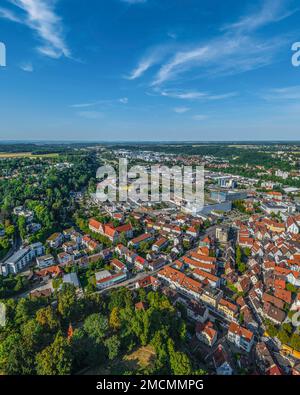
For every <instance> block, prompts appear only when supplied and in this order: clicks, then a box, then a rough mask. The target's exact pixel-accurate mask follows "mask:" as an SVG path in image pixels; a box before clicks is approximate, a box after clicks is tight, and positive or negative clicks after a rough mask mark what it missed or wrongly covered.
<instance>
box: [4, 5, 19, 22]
mask: <svg viewBox="0 0 300 395" xmlns="http://www.w3.org/2000/svg"><path fill="white" fill-rule="evenodd" d="M0 18H4V19H8V20H9V21H11V22H17V23H22V19H20V18H18V16H17V15H16V14H15V13H14V12H13V11H11V10H8V9H6V8H3V7H0Z"/></svg>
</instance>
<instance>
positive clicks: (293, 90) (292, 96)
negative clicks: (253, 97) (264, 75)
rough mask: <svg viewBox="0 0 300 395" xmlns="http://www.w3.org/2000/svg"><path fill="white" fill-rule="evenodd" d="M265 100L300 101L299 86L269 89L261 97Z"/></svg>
mask: <svg viewBox="0 0 300 395" xmlns="http://www.w3.org/2000/svg"><path fill="white" fill-rule="evenodd" d="M263 98H264V99H266V100H300V85H295V86H288V87H284V88H275V89H270V90H269V91H268V92H267V93H266V94H264V95H263Z"/></svg>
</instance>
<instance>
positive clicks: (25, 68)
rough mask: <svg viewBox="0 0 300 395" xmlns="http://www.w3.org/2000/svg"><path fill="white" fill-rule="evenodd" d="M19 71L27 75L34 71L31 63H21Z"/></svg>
mask: <svg viewBox="0 0 300 395" xmlns="http://www.w3.org/2000/svg"><path fill="white" fill-rule="evenodd" d="M20 69H21V70H23V71H26V72H27V73H32V72H33V71H34V69H33V65H32V63H22V64H21V65H20Z"/></svg>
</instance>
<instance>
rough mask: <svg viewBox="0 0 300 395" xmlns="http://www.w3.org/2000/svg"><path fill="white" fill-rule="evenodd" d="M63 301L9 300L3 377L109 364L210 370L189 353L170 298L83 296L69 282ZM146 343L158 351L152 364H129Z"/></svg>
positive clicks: (2, 334)
mask: <svg viewBox="0 0 300 395" xmlns="http://www.w3.org/2000/svg"><path fill="white" fill-rule="evenodd" d="M55 297H57V301H56V300H55ZM55 297H54V298H53V299H47V298H39V299H29V298H26V299H20V300H19V301H16V300H13V299H8V300H5V301H4V303H5V305H6V309H7V325H6V326H5V328H1V329H0V372H1V373H2V374H23V375H29V374H39V375H68V374H76V373H80V372H81V373H83V372H85V371H86V370H87V369H97V371H101V369H106V368H108V367H109V369H110V370H111V373H112V374H134V373H135V374H170V373H171V374H193V373H195V374H196V373H199V374H200V373H203V371H201V370H199V367H198V366H194V365H193V363H194V362H192V360H191V358H190V357H189V356H188V352H187V351H186V349H185V341H186V335H187V330H186V324H185V322H184V320H183V319H182V318H180V315H178V311H177V310H176V309H175V308H174V307H173V306H172V304H171V303H170V301H169V300H168V298H167V297H166V296H164V295H162V294H159V293H157V292H152V291H150V292H149V293H146V292H145V291H144V290H139V292H136V293H131V292H130V291H129V290H127V289H125V288H120V289H118V290H114V291H111V292H110V293H108V294H107V295H106V296H102V295H97V294H90V295H89V294H87V295H85V296H84V297H81V298H79V299H78V298H77V297H76V291H75V289H74V287H73V286H71V285H69V284H64V285H63V287H62V288H61V289H60V290H59V291H58V292H57V295H55ZM139 305H142V307H143V308H137V306H139ZM143 346H148V347H151V348H152V349H153V358H152V361H151V363H150V364H149V365H148V366H147V367H141V366H136V367H134V365H128V364H126V363H124V356H126V355H128V354H130V353H132V352H133V351H135V350H137V349H139V348H140V347H143ZM178 347H181V349H178ZM129 369H133V370H129Z"/></svg>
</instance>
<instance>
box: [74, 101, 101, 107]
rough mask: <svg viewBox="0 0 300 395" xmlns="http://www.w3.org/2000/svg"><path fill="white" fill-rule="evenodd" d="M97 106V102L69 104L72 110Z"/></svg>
mask: <svg viewBox="0 0 300 395" xmlns="http://www.w3.org/2000/svg"><path fill="white" fill-rule="evenodd" d="M97 104H98V102H91V103H79V104H71V106H70V107H72V108H88V107H94V106H96V105H97Z"/></svg>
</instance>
